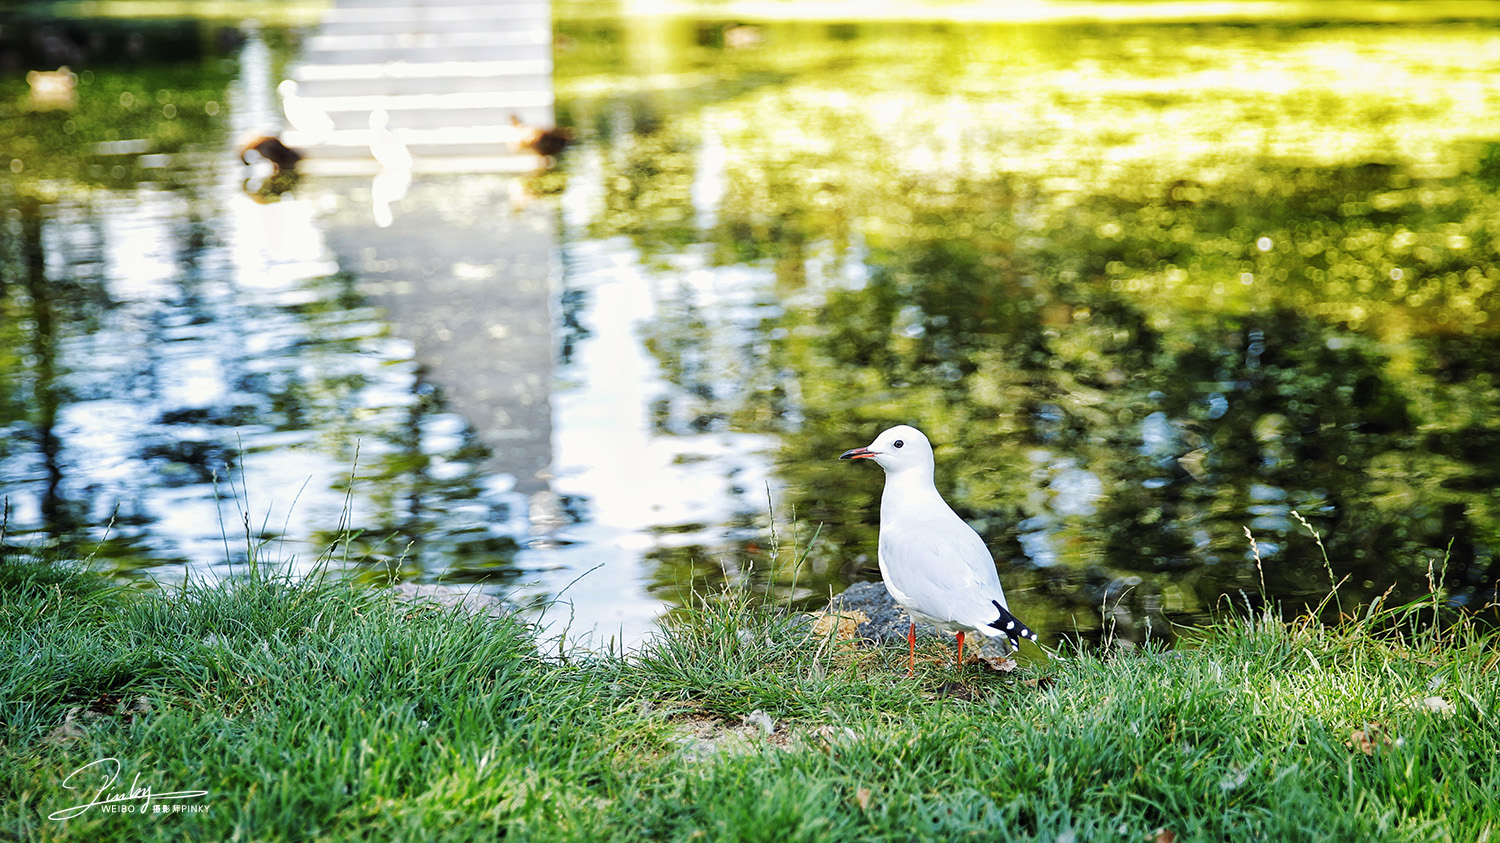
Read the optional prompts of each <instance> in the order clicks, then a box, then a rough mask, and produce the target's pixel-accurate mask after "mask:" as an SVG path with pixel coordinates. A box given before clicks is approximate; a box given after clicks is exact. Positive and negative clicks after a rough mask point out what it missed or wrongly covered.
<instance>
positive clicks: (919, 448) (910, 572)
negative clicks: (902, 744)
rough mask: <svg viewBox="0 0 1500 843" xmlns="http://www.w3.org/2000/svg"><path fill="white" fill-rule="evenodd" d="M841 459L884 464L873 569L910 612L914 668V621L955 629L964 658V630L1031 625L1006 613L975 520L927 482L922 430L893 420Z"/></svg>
mask: <svg viewBox="0 0 1500 843" xmlns="http://www.w3.org/2000/svg"><path fill="white" fill-rule="evenodd" d="M839 459H841V460H874V461H875V462H877V463H879V464H880V467H881V468H883V469H885V492H884V493H883V494H881V496H880V548H879V559H880V576H881V578H882V579H884V580H885V587H886V590H887V591H889V592H890V593H891V597H893V598H895V600H896V602H897V603H899V604H901V607H902V608H903V609H905V610H906V612H907V614H908V615H910V616H911V617H912V623H911V627H910V629H908V630H907V633H906V641H907V644H908V645H910V649H911V656H910V660H909V661H908V662H907V675H908V676H910V675H912V674H913V673H914V672H915V671H916V665H917V623H916V622H917V621H919V620H921V621H926V622H928V623H930V624H933V625H934V626H937V627H939V628H940V629H946V630H950V631H953V632H957V633H958V663H959V664H960V665H962V664H963V659H964V634H965V633H968V632H977V633H979V634H980V635H984V636H986V637H989V638H994V637H996V636H1000V635H1003V636H1005V637H1006V638H1007V639H1008V640H1009V641H1010V643H1011V646H1012V647H1013V648H1014V647H1019V646H1020V643H1021V639H1022V638H1029V639H1031V640H1032V641H1036V633H1035V632H1032V631H1031V630H1030V629H1029V628H1027V626H1026V624H1023V623H1021V621H1020V620H1018V619H1017V618H1016V616H1015V615H1012V614H1011V613H1010V607H1009V604H1007V603H1006V602H1005V590H1004V589H1003V588H1001V587H1000V575H999V574H998V573H996V572H995V560H994V559H993V558H991V557H990V551H989V549H988V548H987V547H985V545H984V539H981V538H980V537H979V534H978V533H976V532H974V528H973V527H970V526H969V525H968V524H966V523H964V520H963V519H962V518H959V517H958V513H956V512H954V511H953V508H952V507H950V506H948V503H947V501H944V500H943V496H942V495H940V494H938V490H937V486H936V485H935V484H934V483H933V482H932V469H933V461H932V444H931V443H929V442H928V441H927V437H926V436H924V435H923V434H922V431H920V430H917V429H916V428H915V427H911V426H909V425H904V424H903V425H897V426H896V427H893V428H891V429H889V430H887V431H885V432H883V433H881V434H880V435H879V436H877V437H875V441H874V442H871V443H870V445H869V447H866V448H855V449H853V450H850V451H845V452H844V453H843V454H841V455H840V456H839Z"/></svg>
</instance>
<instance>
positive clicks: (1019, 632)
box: [990, 600, 1036, 647]
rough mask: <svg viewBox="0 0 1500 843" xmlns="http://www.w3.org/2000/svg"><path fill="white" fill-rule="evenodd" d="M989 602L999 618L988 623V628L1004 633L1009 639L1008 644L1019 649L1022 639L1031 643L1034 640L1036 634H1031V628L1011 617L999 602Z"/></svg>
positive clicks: (1018, 619) (1013, 616) (1008, 611)
mask: <svg viewBox="0 0 1500 843" xmlns="http://www.w3.org/2000/svg"><path fill="white" fill-rule="evenodd" d="M990 602H991V603H993V604H995V611H997V612H999V613H1000V617H998V618H996V619H994V620H993V621H990V626H992V627H994V628H995V629H998V630H1000V631H1001V632H1003V633H1005V637H1006V638H1009V639H1010V643H1012V644H1014V645H1015V646H1017V647H1019V646H1021V639H1022V638H1029V639H1031V640H1032V641H1035V640H1036V633H1035V632H1032V631H1031V628H1030V627H1028V626H1027V625H1026V624H1024V623H1021V620H1020V618H1017V617H1016V616H1015V615H1012V614H1011V613H1010V610H1009V609H1006V608H1005V607H1004V606H1001V605H1000V601H999V600H991V601H990Z"/></svg>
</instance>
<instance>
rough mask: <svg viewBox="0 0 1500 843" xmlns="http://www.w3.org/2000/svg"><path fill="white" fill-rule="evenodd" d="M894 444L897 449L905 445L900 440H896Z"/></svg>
mask: <svg viewBox="0 0 1500 843" xmlns="http://www.w3.org/2000/svg"><path fill="white" fill-rule="evenodd" d="M895 444H896V447H897V448H899V447H901V446H902V445H905V444H906V443H905V442H902V441H901V440H900V439H897V440H896V443H895Z"/></svg>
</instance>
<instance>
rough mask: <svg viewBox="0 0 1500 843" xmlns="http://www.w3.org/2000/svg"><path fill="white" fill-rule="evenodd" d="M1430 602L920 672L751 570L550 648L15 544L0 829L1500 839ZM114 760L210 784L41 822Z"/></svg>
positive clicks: (507, 633) (157, 834) (412, 611)
mask: <svg viewBox="0 0 1500 843" xmlns="http://www.w3.org/2000/svg"><path fill="white" fill-rule="evenodd" d="M1418 608H1421V607H1418ZM1427 608H1430V607H1427ZM1416 612H1417V608H1408V609H1397V610H1386V611H1379V612H1373V613H1369V614H1368V615H1367V616H1365V617H1361V618H1360V619H1358V620H1350V621H1347V622H1345V623H1344V624H1342V625H1340V626H1337V627H1324V626H1319V625H1315V624H1311V623H1293V624H1286V623H1281V622H1278V621H1272V620H1269V619H1267V618H1264V617H1260V618H1254V619H1231V620H1226V621H1224V622H1223V623H1221V624H1220V625H1218V626H1215V627H1213V628H1210V629H1207V630H1203V631H1202V632H1201V634H1197V635H1195V636H1194V641H1193V644H1192V645H1191V646H1188V647H1184V648H1181V649H1179V650H1177V651H1174V652H1159V651H1144V652H1140V651H1138V652H1133V653H1126V652H1115V653H1106V654H1069V657H1068V658H1067V659H1066V660H1061V659H1053V660H1045V659H1042V658H1040V657H1038V659H1036V660H1035V661H1032V662H1029V663H1023V665H1022V667H1021V668H1020V669H1019V670H1017V671H1015V672H1014V673H1011V674H1008V675H997V674H992V673H983V672H981V671H980V669H979V668H978V667H975V666H972V665H971V666H969V667H968V668H966V669H965V670H964V671H963V672H962V673H959V672H956V671H955V670H954V669H953V667H952V666H951V662H949V661H947V660H946V659H945V657H948V653H947V652H944V651H940V650H938V649H936V648H935V647H934V648H933V649H931V650H930V651H929V652H927V653H926V655H927V656H928V657H929V658H928V659H927V660H926V661H925V662H924V663H923V664H922V666H921V668H920V670H919V674H918V676H917V677H916V678H915V679H911V680H908V679H907V678H906V677H905V675H904V674H905V670H904V662H905V657H904V653H903V652H898V651H897V650H896V649H884V650H882V649H867V648H860V649H851V648H849V647H847V646H841V645H839V644H838V643H836V642H833V641H830V640H827V639H825V638H820V637H817V636H813V635H810V634H809V632H808V625H807V624H806V622H805V621H802V620H799V619H797V618H795V617H789V616H786V615H784V614H781V613H778V612H775V611H772V610H765V609H757V608H755V607H754V606H753V605H752V604H750V603H749V602H748V601H747V600H744V599H741V598H740V597H738V596H736V595H733V594H731V595H729V596H727V597H721V598H716V599H713V600H707V601H704V602H703V603H702V604H701V605H700V606H698V607H696V608H694V609H692V610H691V611H688V612H685V613H683V615H682V616H681V617H679V618H677V619H676V620H674V621H673V623H672V624H671V625H670V626H669V627H668V628H667V629H666V630H665V631H664V633H663V634H662V635H661V636H660V637H658V638H657V639H655V640H654V641H652V642H651V643H650V644H649V645H648V646H647V647H646V648H645V649H644V650H643V651H642V652H641V653H639V654H638V655H637V656H635V657H633V658H630V659H621V658H618V657H612V656H599V657H594V658H591V659H576V658H575V659H572V660H569V661H559V660H558V659H556V658H555V657H550V656H547V655H544V654H543V653H551V652H554V651H555V647H554V646H552V643H551V642H547V641H546V640H545V635H544V634H543V633H542V632H540V631H539V630H537V629H535V628H532V627H529V626H527V625H525V624H523V623H521V622H518V621H514V620H496V619H490V618H476V617H472V616H469V615H466V614H463V613H461V612H458V611H454V610H446V609H437V608H432V607H417V606H412V605H409V604H404V603H400V602H397V601H394V600H392V599H390V598H389V597H388V596H387V595H386V594H385V593H383V592H379V591H371V590H362V589H359V588H357V587H355V586H352V585H348V584H345V583H341V582H336V581H309V582H292V581H288V580H286V579H282V578H279V577H277V576H273V575H266V574H261V575H258V576H256V577H254V578H247V579H242V580H239V581H237V582H235V583H234V584H232V585H228V586H204V585H190V586H188V587H186V588H184V589H181V590H177V591H172V592H170V593H168V594H166V595H157V596H152V595H143V594H139V593H135V592H132V591H128V590H122V589H116V588H113V587H110V586H109V585H108V584H107V583H106V582H105V581H103V580H101V579H99V578H97V577H95V576H93V575H91V574H86V573H74V572H70V571H69V570H66V569H64V568H60V567H56V566H52V565H47V564H42V563H36V562H30V561H18V560H7V561H0V616H3V626H0V629H3V634H4V636H5V639H6V640H5V648H4V652H5V653H6V654H7V655H6V657H5V659H6V662H5V667H4V669H3V670H0V805H3V806H5V807H4V810H3V811H0V839H16V840H80V839H81V840H90V841H98V842H102V841H113V840H132V841H134V840H255V841H277V840H329V841H333V840H412V841H428V840H476V839H490V838H494V837H499V836H505V837H507V838H513V839H522V840H547V841H551V840H695V839H705V840H775V841H784V840H833V839H848V840H893V841H894V840H901V841H907V840H950V839H964V838H970V837H972V838H973V839H982V840H989V839H1019V840H1130V841H1142V840H1152V839H1155V835H1156V831H1157V829H1160V828H1165V829H1168V830H1171V831H1172V832H1174V833H1175V834H1176V839H1178V840H1219V839H1223V840H1229V839H1232V840H1237V841H1238V840H1256V839H1260V840H1278V841H1279V840H1377V839H1389V840H1464V841H1473V840H1481V839H1487V838H1489V837H1490V836H1491V835H1493V834H1494V831H1495V829H1496V827H1497V826H1500V806H1497V804H1496V800H1495V798H1494V794H1495V793H1500V725H1497V722H1496V716H1497V714H1500V682H1497V676H1496V661H1497V658H1500V657H1497V656H1496V649H1497V648H1496V647H1495V645H1496V643H1497V640H1496V638H1495V636H1494V635H1493V634H1492V633H1486V632H1483V631H1480V630H1477V629H1474V628H1472V627H1469V626H1467V625H1463V624H1459V625H1456V626H1449V627H1448V628H1446V629H1443V630H1441V631H1434V630H1427V629H1424V628H1422V627H1420V626H1418V625H1417V624H1416V622H1415V619H1416V618H1417V617H1418V615H1417V614H1416ZM539 641H541V642H543V643H542V645H541V646H539ZM950 658H951V657H950ZM934 689H937V690H938V692H937V693H935V692H934ZM1429 696H1436V697H1441V698H1442V700H1443V701H1444V702H1446V703H1451V705H1452V707H1453V710H1452V712H1451V713H1442V712H1439V711H1431V710H1426V709H1424V708H1419V707H1415V706H1413V705H1412V701H1413V700H1421V699H1424V698H1426V697H1429ZM756 710H760V711H762V712H765V713H766V714H767V715H769V716H770V717H771V718H773V719H774V720H775V723H776V732H775V733H774V734H772V735H770V736H769V737H765V736H763V734H762V733H761V732H760V730H758V729H757V728H755V727H742V726H741V725H740V724H741V722H742V720H743V718H745V716H746V715H748V714H750V713H751V712H753V711H756ZM1370 723H1378V724H1379V726H1378V727H1368V726H1367V725H1366V724H1370ZM1356 730H1360V731H1364V732H1366V733H1367V735H1368V736H1369V737H1370V739H1371V744H1370V746H1369V748H1370V750H1371V752H1370V753H1368V754H1367V753H1366V752H1364V751H1363V749H1362V748H1361V744H1360V743H1359V742H1358V741H1357V740H1352V736H1353V733H1354V732H1355V731H1356ZM690 732H691V734H692V735H694V736H696V737H695V738H693V739H692V740H689V739H688V738H687V735H688V734H689V733H690ZM1351 742H1352V743H1354V744H1355V745H1354V746H1350V745H1349V744H1350V743H1351ZM105 758H113V759H117V760H118V762H119V765H120V771H121V774H120V779H119V784H118V785H116V786H115V787H114V788H112V789H111V792H114V791H122V790H128V789H129V785H130V783H131V782H132V781H135V782H137V783H138V786H140V787H150V788H151V789H152V790H153V791H154V792H156V793H158V794H160V793H163V792H167V791H178V790H206V791H208V793H207V795H205V796H202V797H195V798H192V799H185V800H182V801H183V803H184V804H197V805H206V806H207V810H206V811H200V812H197V813H179V814H163V815H155V814H146V815H144V816H142V815H140V814H138V813H137V814H110V813H105V812H103V811H102V810H100V809H99V808H92V809H89V810H87V811H83V812H82V813H80V814H79V815H78V816H76V817H73V818H72V819H68V820H66V821H58V820H52V819H49V818H48V817H49V815H51V814H53V813H54V812H57V811H60V810H64V809H66V808H68V807H71V806H74V805H77V804H78V803H81V802H87V801H89V800H88V798H87V796H86V795H83V794H82V793H81V792H80V791H68V790H65V789H64V788H63V785H62V783H63V781H64V780H65V779H66V778H67V777H68V775H69V774H70V773H72V772H73V771H75V770H77V769H78V768H80V767H81V766H83V765H85V764H88V763H90V762H95V761H99V760H100V759H105ZM95 769H97V768H95ZM137 776H138V777H139V778H138V779H137V778H136V777H137ZM156 804H160V805H170V804H171V802H169V801H161V800H158V801H157V803H156Z"/></svg>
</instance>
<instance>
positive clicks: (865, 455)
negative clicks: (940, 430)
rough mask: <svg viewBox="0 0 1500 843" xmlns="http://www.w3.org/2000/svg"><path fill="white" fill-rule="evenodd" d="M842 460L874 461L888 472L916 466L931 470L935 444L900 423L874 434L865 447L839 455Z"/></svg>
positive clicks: (909, 426)
mask: <svg viewBox="0 0 1500 843" xmlns="http://www.w3.org/2000/svg"><path fill="white" fill-rule="evenodd" d="M839 459H841V460H874V461H875V462H877V463H879V464H880V467H881V468H883V469H885V470H886V472H887V473H896V472H900V471H906V470H907V469H913V468H925V469H927V470H928V471H931V470H932V443H930V442H928V441H927V437H926V436H924V435H922V431H920V430H917V429H916V428H915V427H912V426H911V425H907V424H898V425H896V426H895V427H893V428H890V429H889V430H886V431H884V432H882V433H881V434H880V435H879V436H877V437H875V441H874V442H871V443H870V444H869V445H868V446H866V447H864V448H855V449H853V450H849V451H845V452H844V453H842V454H840V455H839Z"/></svg>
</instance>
